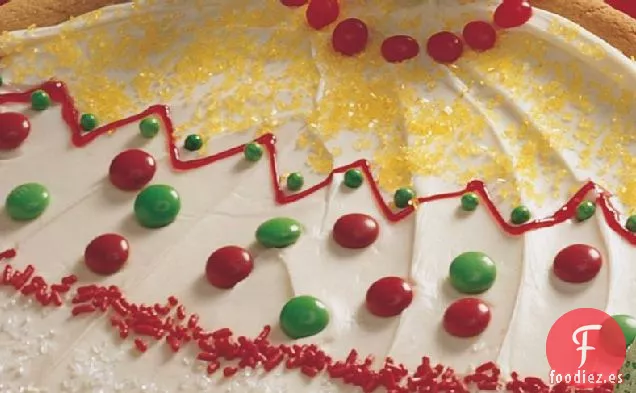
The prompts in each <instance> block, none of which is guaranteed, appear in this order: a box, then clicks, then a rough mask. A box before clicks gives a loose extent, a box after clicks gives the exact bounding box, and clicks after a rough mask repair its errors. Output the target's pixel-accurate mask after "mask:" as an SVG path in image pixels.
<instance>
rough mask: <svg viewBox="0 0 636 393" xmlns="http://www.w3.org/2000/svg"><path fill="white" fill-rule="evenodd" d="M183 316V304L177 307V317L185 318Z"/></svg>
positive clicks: (184, 313)
mask: <svg viewBox="0 0 636 393" xmlns="http://www.w3.org/2000/svg"><path fill="white" fill-rule="evenodd" d="M185 317H186V312H185V307H183V305H181V306H179V307H177V318H179V319H185Z"/></svg>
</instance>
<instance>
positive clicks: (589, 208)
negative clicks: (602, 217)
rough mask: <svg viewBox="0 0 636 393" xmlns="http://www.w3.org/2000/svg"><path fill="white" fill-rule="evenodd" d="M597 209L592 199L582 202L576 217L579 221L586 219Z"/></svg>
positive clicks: (577, 209)
mask: <svg viewBox="0 0 636 393" xmlns="http://www.w3.org/2000/svg"><path fill="white" fill-rule="evenodd" d="M595 211H596V205H595V204H594V202H592V201H585V202H581V204H580V205H578V206H577V207H576V219H577V220H579V221H585V220H587V219H588V218H590V217H592V216H593V215H594V212H595Z"/></svg>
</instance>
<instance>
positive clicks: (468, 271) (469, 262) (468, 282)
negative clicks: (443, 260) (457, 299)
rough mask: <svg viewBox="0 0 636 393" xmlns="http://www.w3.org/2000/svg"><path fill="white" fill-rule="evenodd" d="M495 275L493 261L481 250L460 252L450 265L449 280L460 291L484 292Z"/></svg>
mask: <svg viewBox="0 0 636 393" xmlns="http://www.w3.org/2000/svg"><path fill="white" fill-rule="evenodd" d="M496 277H497V268H496V266H495V262H493V260H492V259H490V257H489V256H488V255H486V254H484V253H483V252H478V251H469V252H465V253H462V254H460V255H458V256H457V257H455V259H453V262H451V265H450V282H451V284H452V285H453V287H454V288H455V289H457V290H458V291H459V292H461V293H470V294H474V293H482V292H485V291H487V290H488V289H490V287H492V285H493V284H494V282H495V278H496Z"/></svg>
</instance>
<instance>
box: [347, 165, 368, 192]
mask: <svg viewBox="0 0 636 393" xmlns="http://www.w3.org/2000/svg"><path fill="white" fill-rule="evenodd" d="M362 182H364V176H363V175H362V171H361V170H360V169H349V170H348V171H346V172H345V174H344V184H345V186H347V187H349V188H358V187H360V186H361V185H362Z"/></svg>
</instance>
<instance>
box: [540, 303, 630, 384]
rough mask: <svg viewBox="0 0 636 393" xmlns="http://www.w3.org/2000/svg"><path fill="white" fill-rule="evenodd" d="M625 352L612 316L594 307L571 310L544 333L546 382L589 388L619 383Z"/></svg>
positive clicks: (622, 337)
mask: <svg viewBox="0 0 636 393" xmlns="http://www.w3.org/2000/svg"><path fill="white" fill-rule="evenodd" d="M625 353H626V345H625V336H624V335H623V331H622V330H621V328H620V326H619V325H618V323H617V322H616V321H615V320H614V319H613V318H612V317H610V316H609V315H607V314H606V313H604V312H603V311H601V310H597V309H594V308H579V309H576V310H572V311H570V312H568V313H566V314H565V315H563V316H562V317H561V318H559V319H558V320H557V321H556V322H555V323H554V325H552V328H551V329H550V332H549V333H548V339H547V342H546V354H547V355H548V363H550V367H551V370H550V383H551V384H555V385H556V384H559V383H563V382H564V383H566V384H568V385H574V386H577V387H583V388H589V387H595V386H599V385H602V384H604V383H612V384H614V383H617V382H620V380H619V378H620V376H619V375H618V371H619V370H620V368H621V366H622V365H623V362H624V361H625Z"/></svg>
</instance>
